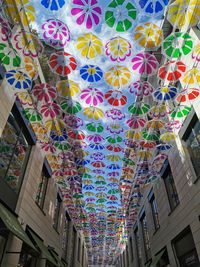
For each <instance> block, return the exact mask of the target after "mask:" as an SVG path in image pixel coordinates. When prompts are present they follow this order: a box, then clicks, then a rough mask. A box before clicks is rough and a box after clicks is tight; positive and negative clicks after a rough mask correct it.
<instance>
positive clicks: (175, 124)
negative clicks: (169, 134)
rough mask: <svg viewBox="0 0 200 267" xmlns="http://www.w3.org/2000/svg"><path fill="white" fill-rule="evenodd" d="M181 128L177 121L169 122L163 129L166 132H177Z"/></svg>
mask: <svg viewBox="0 0 200 267" xmlns="http://www.w3.org/2000/svg"><path fill="white" fill-rule="evenodd" d="M182 126H183V124H182V123H181V122H180V121H179V120H170V121H169V122H168V123H167V124H166V125H165V129H166V130H167V131H173V130H178V129H180V128H181V127H182Z"/></svg>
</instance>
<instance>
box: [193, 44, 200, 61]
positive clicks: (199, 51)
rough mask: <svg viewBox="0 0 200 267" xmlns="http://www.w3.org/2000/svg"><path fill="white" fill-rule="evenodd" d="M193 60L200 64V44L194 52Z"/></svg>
mask: <svg viewBox="0 0 200 267" xmlns="http://www.w3.org/2000/svg"><path fill="white" fill-rule="evenodd" d="M192 59H194V60H195V61H197V62H199V61H200V44H197V45H195V47H194V48H193V50H192Z"/></svg>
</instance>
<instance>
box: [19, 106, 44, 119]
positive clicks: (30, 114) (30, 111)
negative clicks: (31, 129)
mask: <svg viewBox="0 0 200 267" xmlns="http://www.w3.org/2000/svg"><path fill="white" fill-rule="evenodd" d="M23 114H24V115H25V117H26V118H27V120H29V121H30V122H39V121H42V115H41V114H39V113H38V111H37V110H35V109H34V108H25V109H24V110H23Z"/></svg>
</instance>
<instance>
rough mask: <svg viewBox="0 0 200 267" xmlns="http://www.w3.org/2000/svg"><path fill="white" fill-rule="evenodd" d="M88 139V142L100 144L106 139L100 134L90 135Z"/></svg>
mask: <svg viewBox="0 0 200 267" xmlns="http://www.w3.org/2000/svg"><path fill="white" fill-rule="evenodd" d="M87 139H88V141H90V142H94V143H100V142H102V141H104V137H103V136H101V135H100V134H91V135H88V137H87Z"/></svg>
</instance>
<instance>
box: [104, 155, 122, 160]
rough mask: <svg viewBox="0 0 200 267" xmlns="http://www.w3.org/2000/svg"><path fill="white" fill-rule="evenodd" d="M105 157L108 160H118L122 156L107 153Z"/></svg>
mask: <svg viewBox="0 0 200 267" xmlns="http://www.w3.org/2000/svg"><path fill="white" fill-rule="evenodd" d="M106 158H107V159H108V160H110V161H113V162H114V161H120V160H121V159H122V158H121V157H120V156H117V155H112V154H110V155H107V156H106Z"/></svg>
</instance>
